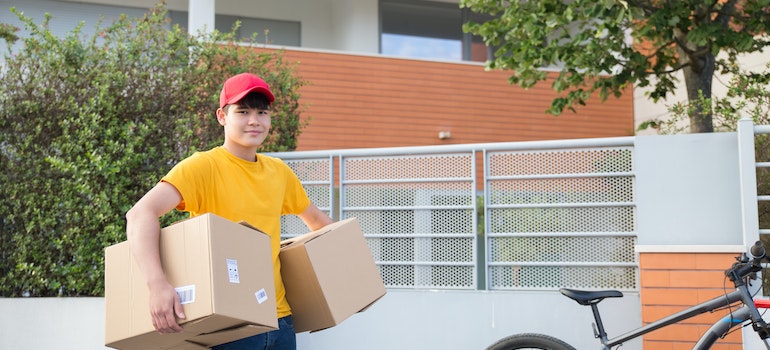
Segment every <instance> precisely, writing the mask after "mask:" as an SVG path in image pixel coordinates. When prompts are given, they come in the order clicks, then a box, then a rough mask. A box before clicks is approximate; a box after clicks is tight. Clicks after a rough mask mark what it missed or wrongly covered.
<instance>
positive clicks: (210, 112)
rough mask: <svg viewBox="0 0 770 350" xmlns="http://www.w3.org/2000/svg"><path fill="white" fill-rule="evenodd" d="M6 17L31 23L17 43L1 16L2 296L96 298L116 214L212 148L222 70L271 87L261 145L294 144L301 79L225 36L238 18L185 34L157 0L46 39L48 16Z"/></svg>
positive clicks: (278, 58) (119, 224)
mask: <svg viewBox="0 0 770 350" xmlns="http://www.w3.org/2000/svg"><path fill="white" fill-rule="evenodd" d="M14 12H16V11H14ZM17 15H18V16H19V18H20V19H21V20H22V22H23V23H24V26H25V27H26V32H28V33H29V34H28V35H24V37H23V38H20V39H19V40H22V41H23V44H24V45H19V46H20V48H19V49H18V50H17V51H12V50H11V45H10V44H11V42H12V41H13V40H15V38H16V37H15V36H14V35H13V33H15V29H13V28H10V27H7V26H0V35H1V36H2V38H5V39H6V41H8V44H9V47H8V52H7V53H6V54H5V55H3V57H2V61H3V64H2V65H0V198H2V201H0V297H16V296H25V295H26V296H36V297H42V296H99V295H101V294H102V293H103V288H104V282H103V281H104V247H106V246H108V245H111V244H114V243H117V242H120V241H122V240H125V219H124V214H125V212H126V211H127V210H128V209H129V208H130V207H131V205H132V204H133V203H134V202H136V201H137V200H138V199H139V198H140V197H141V195H142V194H143V193H144V192H146V191H147V190H148V189H149V188H151V187H152V186H153V185H154V184H155V183H157V181H159V179H160V177H161V176H162V175H163V174H165V173H166V172H167V171H168V170H169V169H170V167H171V166H173V165H174V164H176V163H177V162H179V161H180V160H181V159H183V158H185V157H186V156H188V155H190V154H191V153H192V152H195V151H196V150H203V149H208V148H210V147H212V146H215V145H221V144H222V130H221V126H219V124H218V123H217V121H216V118H215V115H214V111H215V110H216V107H217V106H218V101H219V90H220V89H221V87H222V82H223V81H224V79H225V78H226V77H228V76H231V75H233V74H235V73H241V72H244V71H250V72H253V73H255V74H258V75H260V76H262V77H263V78H264V79H265V80H266V81H267V82H268V83H269V84H270V86H271V88H272V90H273V91H274V92H275V93H276V101H275V103H274V105H273V106H274V108H273V111H272V114H271V115H272V121H273V128H272V130H271V135H270V136H269V138H268V140H266V142H265V143H264V144H263V145H262V148H261V150H262V151H287V150H293V149H294V148H295V147H296V138H297V136H298V135H299V132H300V131H301V129H302V127H303V126H304V123H303V122H301V121H300V111H301V109H302V108H301V106H300V104H299V103H298V100H299V97H300V95H299V93H298V89H299V88H300V87H301V86H303V85H304V84H305V83H304V81H303V80H301V79H299V78H298V77H297V76H296V75H295V74H294V67H293V65H291V64H288V63H286V62H284V61H283V59H282V54H281V52H280V51H266V50H257V49H256V48H254V47H253V46H250V45H241V44H242V43H239V42H236V41H235V40H234V38H235V35H234V32H235V31H236V29H237V28H235V29H234V30H233V32H232V33H212V34H210V35H204V36H201V37H191V36H189V35H188V34H187V33H186V32H185V31H184V30H182V29H181V28H179V27H178V26H170V25H169V24H168V21H167V16H166V10H165V8H164V7H162V6H161V5H159V6H158V7H156V8H154V9H152V10H151V11H150V12H149V13H147V14H146V15H145V16H144V17H142V18H127V17H125V16H124V17H121V18H120V19H119V20H116V21H115V22H114V23H112V24H110V25H108V26H106V27H103V26H101V25H99V26H98V27H97V30H96V31H95V32H96V33H98V34H97V35H95V36H91V37H86V36H85V35H83V34H82V33H81V32H80V27H77V28H75V29H74V30H73V31H72V32H70V33H68V34H67V35H66V36H64V37H57V36H55V35H53V34H52V33H51V32H50V31H49V30H48V28H47V24H48V21H49V19H50V16H46V19H45V21H44V22H43V23H42V24H36V23H34V22H33V21H32V20H31V19H30V18H28V17H25V16H24V15H23V14H20V13H18V12H17ZM179 218H181V216H180V215H179V213H171V214H169V215H167V216H165V217H164V218H163V221H164V223H165V224H167V223H169V222H171V221H174V220H178V219H179Z"/></svg>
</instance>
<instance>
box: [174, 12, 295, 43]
mask: <svg viewBox="0 0 770 350" xmlns="http://www.w3.org/2000/svg"><path fill="white" fill-rule="evenodd" d="M169 17H171V21H172V22H173V23H176V24H179V26H180V27H183V28H187V17H188V14H187V12H186V11H169ZM236 21H241V26H240V27H239V28H238V32H236V33H235V34H236V35H237V36H238V37H240V38H244V39H249V38H251V35H252V34H254V33H257V42H259V43H260V44H271V45H282V46H301V43H302V42H301V40H300V23H299V22H292V21H278V20H271V19H261V18H248V17H238V16H228V15H216V17H215V18H214V23H215V27H216V30H218V31H220V32H223V33H229V32H230V31H231V30H232V29H233V25H234V24H235V22H236ZM265 31H268V32H267V35H265Z"/></svg>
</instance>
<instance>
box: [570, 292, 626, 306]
mask: <svg viewBox="0 0 770 350" xmlns="http://www.w3.org/2000/svg"><path fill="white" fill-rule="evenodd" d="M559 291H560V292H561V294H564V295H566V296H567V297H568V298H570V299H572V300H574V301H577V302H578V304H580V305H591V304H596V303H598V302H600V301H602V299H604V298H619V297H622V296H623V293H621V292H620V291H617V290H596V291H588V290H577V289H569V288H561V289H559Z"/></svg>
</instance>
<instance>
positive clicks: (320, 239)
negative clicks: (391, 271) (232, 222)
mask: <svg viewBox="0 0 770 350" xmlns="http://www.w3.org/2000/svg"><path fill="white" fill-rule="evenodd" d="M279 256H280V259H281V276H282V277H283V283H284V285H285V287H286V298H287V299H288V301H289V305H291V310H292V316H293V317H292V318H293V321H294V328H295V331H296V332H297V333H300V332H305V331H318V330H322V329H325V328H329V327H332V326H335V325H337V324H339V323H340V322H342V321H344V320H345V319H347V318H348V317H350V316H351V315H353V314H355V313H357V312H360V311H363V310H365V309H366V308H368V307H369V306H370V305H372V304H373V303H374V302H376V301H377V300H379V299H380V298H382V296H383V295H385V286H384V284H383V283H382V277H381V276H380V272H379V270H378V269H377V266H376V265H375V264H374V259H373V258H372V253H371V251H370V250H369V246H368V245H367V244H366V240H365V238H364V235H363V233H362V232H361V227H360V226H359V225H358V220H356V219H355V218H351V219H347V220H343V221H339V222H335V223H333V224H331V225H328V226H326V227H324V228H322V229H320V230H316V231H313V232H310V233H307V234H305V235H302V236H298V237H294V238H292V239H287V240H284V241H283V242H281V252H280V255H279Z"/></svg>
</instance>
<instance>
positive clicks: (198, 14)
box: [187, 0, 216, 35]
mask: <svg viewBox="0 0 770 350" xmlns="http://www.w3.org/2000/svg"><path fill="white" fill-rule="evenodd" d="M215 2H216V1H215V0H189V3H188V4H189V11H188V17H187V27H188V29H187V31H188V32H189V33H190V34H193V35H195V34H200V33H211V32H213V31H214V28H215V27H214V18H215V15H216V9H215V8H216V6H215Z"/></svg>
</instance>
